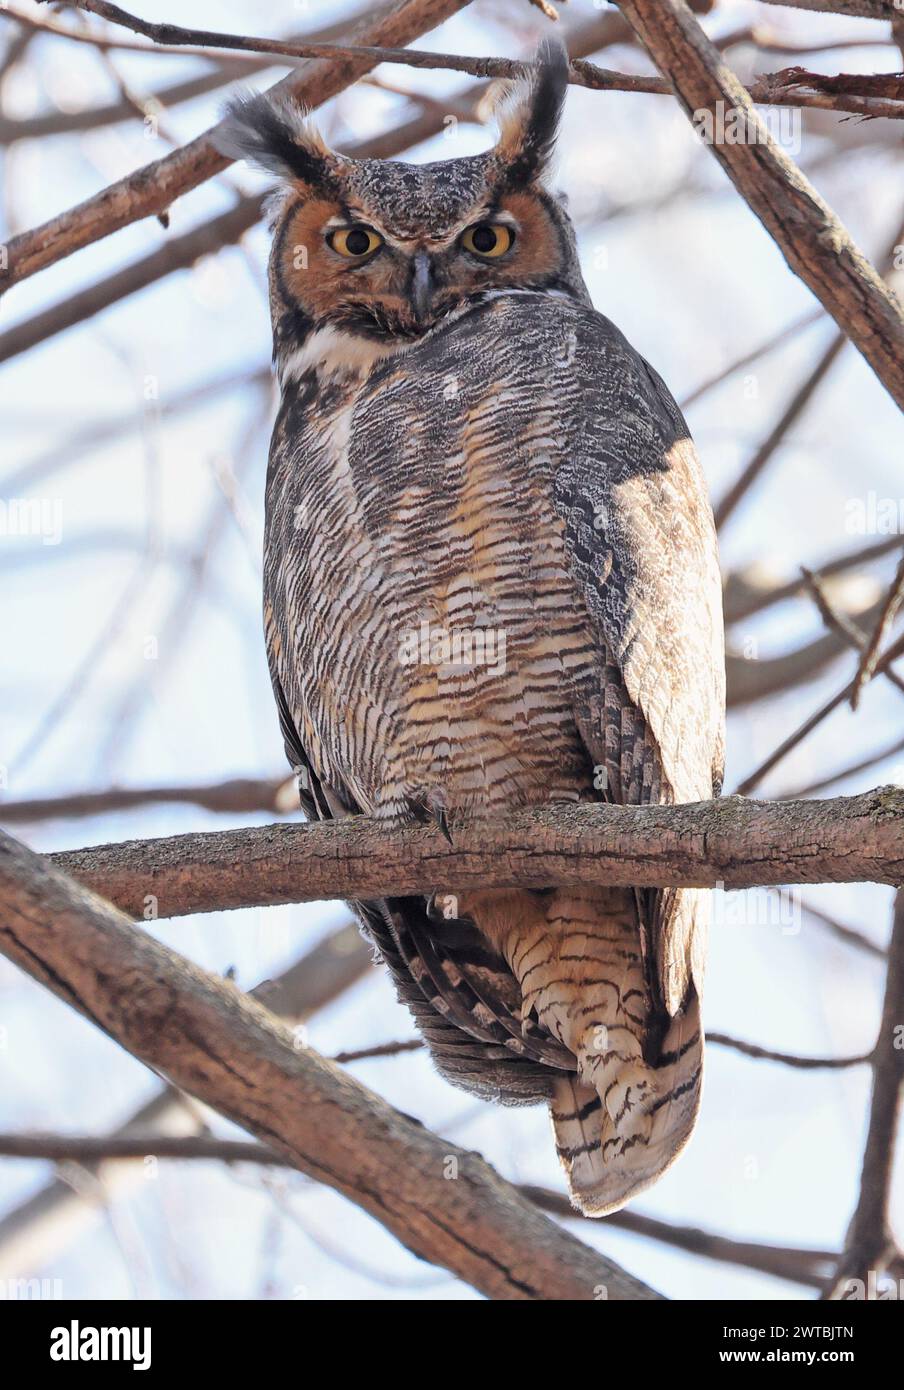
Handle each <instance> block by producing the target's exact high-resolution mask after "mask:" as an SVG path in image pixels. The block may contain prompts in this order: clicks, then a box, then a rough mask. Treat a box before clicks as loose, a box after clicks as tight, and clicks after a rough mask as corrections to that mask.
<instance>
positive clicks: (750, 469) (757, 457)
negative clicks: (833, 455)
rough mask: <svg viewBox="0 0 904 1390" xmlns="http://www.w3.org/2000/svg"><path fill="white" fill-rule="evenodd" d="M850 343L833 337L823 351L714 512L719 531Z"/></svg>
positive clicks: (844, 339)
mask: <svg viewBox="0 0 904 1390" xmlns="http://www.w3.org/2000/svg"><path fill="white" fill-rule="evenodd" d="M846 342H847V338H846V337H845V335H844V334H843V333H837V334H836V335H835V336H834V337H833V339H832V341H831V342H830V343H829V346H828V347H827V348H826V349H825V350H824V351H823V353H822V355H821V356H820V358H819V360H818V361H817V363H816V366H815V367H813V369H812V370H811V371H810V372H809V374H808V375H807V376H806V377H805V379H804V380H803V381H802V382H801V384H800V386H799V387H798V388H797V390H796V391H795V392H794V395H793V396H792V397H791V399H790V401H789V402H788V404H787V405H786V406H785V408H784V410H783V411H782V413H781V415H780V416H779V418H778V419H777V420H776V422H775V424H774V425H773V426H772V429H771V430H770V431H769V433H768V434H767V436H766V438H765V439H764V440H763V442H762V444H761V445H760V447H759V448H758V449H757V451H756V453H755V454H754V455H753V458H752V459H751V460H750V462H749V463H748V464H747V465H746V467H745V468H744V469H743V470H742V472H741V473H740V475H739V476H738V477H737V478H736V479H735V481H734V482H733V483H732V485H731V487H730V488H729V489H728V491H727V492H726V493H725V495H724V496H723V497H722V498H720V500H719V501H718V502H717V503H716V505H715V507H714V508H713V516H714V517H715V522H716V527H717V529H718V530H719V531H721V530H722V529H723V528H724V526H725V524H726V522H727V521H728V519H729V517H731V516H732V515H733V514H734V512H735V511H736V510H737V508H738V506H739V504H740V503H741V502H742V501H743V499H744V498H745V497H746V496H747V493H748V492H749V491H750V489H751V487H752V486H753V484H754V483H755V482H756V480H757V478H758V477H759V476H760V474H761V473H762V471H763V469H764V468H765V467H766V465H767V463H768V462H769V461H770V459H771V458H772V457H773V455H774V454H775V451H776V450H777V449H778V447H779V446H780V444H781V443H782V441H783V440H784V438H785V436H786V434H787V433H788V431H789V430H790V429H791V427H792V426H793V425H794V423H795V421H796V420H797V419H798V418H799V417H800V416H801V415H802V414H803V413H804V411H805V410H806V408H807V406H808V405H809V404H810V401H811V400H812V398H813V396H814V394H815V392H816V389H817V387H818V386H819V385H820V384H821V382H822V381H823V380H824V379H825V377H826V376H828V374H829V371H830V369H831V367H832V365H833V363H834V361H835V359H836V357H837V356H838V354H839V353H840V352H841V349H842V348H843V347H844V345H845V343H846Z"/></svg>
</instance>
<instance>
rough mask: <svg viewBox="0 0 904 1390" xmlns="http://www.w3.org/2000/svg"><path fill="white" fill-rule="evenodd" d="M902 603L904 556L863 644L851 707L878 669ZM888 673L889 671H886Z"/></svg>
mask: <svg viewBox="0 0 904 1390" xmlns="http://www.w3.org/2000/svg"><path fill="white" fill-rule="evenodd" d="M902 603H904V556H902V557H901V561H900V563H899V565H898V568H897V572H896V573H895V577H894V579H893V580H892V582H891V585H890V587H889V590H888V593H887V594H886V596H885V602H884V603H883V605H882V611H881V613H880V614H879V617H878V618H877V619H876V625H875V627H874V628H873V631H872V634H871V635H870V637H869V640H868V641H866V642H865V643H864V646H863V654H862V656H861V658H860V665H859V666H858V667H857V674H856V675H855V676H854V688H853V690H852V691H851V709H853V710H855V709H856V708H857V706H858V704H859V703H860V692H861V691H862V689H863V687H864V686H865V685H866V684H867V682H868V681H870V680H871V679H872V676H873V673H874V671H875V669H876V662H877V661H878V660H879V651H880V648H881V646H882V643H883V642H884V641H885V638H886V637H887V635H888V632H889V630H890V628H891V625H892V623H893V622H894V620H895V616H896V615H897V612H898V609H899V608H900V607H901V604H902ZM886 674H889V673H888V672H887V671H886ZM901 684H902V688H904V682H902V683H901Z"/></svg>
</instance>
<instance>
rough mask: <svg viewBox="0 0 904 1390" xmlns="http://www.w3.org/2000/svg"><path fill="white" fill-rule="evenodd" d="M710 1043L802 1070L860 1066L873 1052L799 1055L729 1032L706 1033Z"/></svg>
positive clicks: (746, 1055) (759, 1059)
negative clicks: (812, 1055)
mask: <svg viewBox="0 0 904 1390" xmlns="http://www.w3.org/2000/svg"><path fill="white" fill-rule="evenodd" d="M706 1041H707V1042H708V1043H716V1044H717V1045H718V1046H720V1047H728V1048H730V1049H731V1050H732V1051H733V1052H740V1053H742V1054H743V1055H744V1056H745V1057H755V1058H756V1059H757V1060H758V1061H763V1062H780V1063H781V1064H782V1066H783V1067H797V1068H798V1069H799V1070H801V1071H810V1070H819V1069H820V1068H823V1069H824V1068H829V1069H832V1070H843V1069H844V1068H845V1067H859V1066H862V1065H863V1063H864V1062H868V1061H869V1060H870V1057H871V1055H872V1054H871V1053H869V1052H864V1053H861V1054H859V1055H858V1056H856V1057H799V1056H798V1055H797V1054H796V1053H794V1052H776V1051H774V1050H773V1049H772V1048H769V1047H760V1046H759V1045H758V1044H757V1043H750V1042H742V1041H741V1039H740V1038H732V1037H730V1036H729V1035H728V1034H727V1033H710V1032H707V1034H706Z"/></svg>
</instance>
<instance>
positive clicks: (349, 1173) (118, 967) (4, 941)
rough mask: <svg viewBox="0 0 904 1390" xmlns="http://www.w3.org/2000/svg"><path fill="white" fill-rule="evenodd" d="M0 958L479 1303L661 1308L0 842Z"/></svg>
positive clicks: (288, 1039)
mask: <svg viewBox="0 0 904 1390" xmlns="http://www.w3.org/2000/svg"><path fill="white" fill-rule="evenodd" d="M0 949H2V950H3V952H4V953H5V954H6V955H8V956H9V958H10V959H11V960H13V961H14V962H15V963H16V964H17V965H19V966H21V968H22V969H23V970H25V971H26V972H27V973H28V974H30V975H32V976H33V977H34V978H35V979H37V980H38V981H39V982H40V983H42V984H44V985H46V986H47V987H48V988H49V989H50V990H52V991H53V993H55V994H56V995H57V996H58V997H59V998H61V999H62V1000H64V1001H65V1002H66V1003H68V1004H71V1005H72V1006H73V1008H75V1009H77V1010H78V1011H79V1012H80V1013H82V1014H84V1015H85V1016H86V1017H87V1018H89V1019H90V1020H91V1021H92V1022H93V1023H95V1024H96V1025H97V1026H98V1027H99V1028H101V1029H103V1030H104V1031H105V1032H106V1033H108V1034H109V1035H110V1036H111V1037H112V1038H114V1039H115V1040H116V1041H117V1042H119V1043H120V1044H121V1045H122V1046H123V1047H125V1048H126V1049H127V1050H128V1051H129V1052H131V1053H132V1054H133V1055H134V1056H136V1057H138V1058H139V1060H141V1061H142V1062H144V1063H145V1064H146V1065H147V1066H149V1067H152V1068H153V1069H154V1070H155V1071H158V1072H160V1073H161V1074H162V1075H164V1076H166V1077H168V1078H169V1080H170V1081H171V1082H173V1083H174V1084H176V1085H178V1086H180V1087H181V1088H182V1089H183V1090H185V1091H187V1092H188V1093H189V1094H191V1095H193V1096H196V1097H197V1098H198V1099H199V1100H201V1101H204V1102H205V1103H206V1104H208V1105H211V1106H212V1107H213V1108H214V1109H216V1110H218V1111H219V1112H220V1113H221V1114H223V1115H226V1116H228V1117H229V1118H230V1119H232V1120H233V1121H234V1122H235V1123H237V1124H239V1125H241V1126H242V1127H243V1128H245V1129H247V1130H250V1131H251V1133H253V1134H254V1135H256V1136H257V1137H258V1138H259V1139H261V1140H262V1141H263V1142H265V1143H267V1144H269V1145H271V1146H272V1147H273V1148H274V1149H275V1150H276V1152H277V1153H280V1154H283V1155H285V1156H286V1157H287V1158H288V1159H289V1160H290V1161H291V1163H292V1164H293V1165H294V1166H295V1167H297V1168H299V1169H300V1170H301V1171H302V1172H304V1173H307V1174H309V1175H310V1176H311V1177H313V1178H316V1179H317V1180H318V1181H320V1182H324V1183H326V1184H327V1185H328V1186H330V1187H333V1188H335V1189H336V1190H337V1191H339V1192H341V1193H342V1194H343V1195H345V1196H346V1197H348V1198H349V1199H350V1200H351V1201H353V1202H355V1203H357V1205H359V1206H361V1207H363V1208H364V1210H365V1211H368V1212H369V1213H370V1214H371V1215H372V1216H374V1217H375V1218H376V1219H377V1220H378V1221H380V1222H382V1224H383V1225H384V1226H386V1227H387V1229H388V1230H390V1231H392V1232H393V1234H394V1235H396V1236H397V1238H398V1239H399V1240H400V1241H402V1242H403V1243H404V1244H405V1245H406V1246H407V1247H408V1248H409V1249H410V1250H412V1251H413V1252H414V1253H415V1254H417V1255H419V1256H420V1257H421V1258H423V1259H426V1260H430V1261H431V1263H433V1264H438V1265H441V1266H443V1267H444V1268H446V1269H449V1270H450V1271H451V1272H452V1273H454V1274H455V1275H457V1276H458V1277H459V1278H460V1279H463V1280H465V1281H466V1282H467V1283H469V1284H472V1285H473V1286H474V1288H476V1289H478V1290H479V1291H480V1292H482V1293H484V1294H485V1295H486V1296H487V1297H489V1298H494V1299H502V1300H511V1301H520V1300H544V1301H545V1300H557V1301H558V1300H572V1299H574V1300H580V1301H595V1300H597V1299H600V1298H608V1299H615V1300H632V1301H634V1300H644V1299H656V1298H658V1297H659V1295H657V1294H656V1293H654V1291H653V1290H652V1289H650V1288H648V1287H647V1286H646V1285H644V1284H642V1283H641V1282H640V1281H639V1280H636V1279H634V1278H632V1276H631V1275H629V1274H627V1273H625V1271H624V1270H622V1269H620V1268H619V1267H618V1266H617V1265H615V1264H613V1263H612V1262H611V1261H608V1260H606V1259H605V1258H604V1257H603V1256H601V1255H599V1254H597V1252H596V1251H594V1250H591V1249H590V1248H589V1247H587V1246H585V1245H582V1244H581V1243H580V1242H579V1241H577V1240H575V1239H574V1237H572V1236H571V1235H569V1234H568V1233H567V1232H566V1231H564V1230H563V1229H562V1228H561V1227H559V1226H556V1225H555V1224H554V1223H553V1222H551V1221H549V1220H548V1219H547V1218H546V1217H544V1216H543V1215H542V1214H541V1213H540V1212H539V1211H538V1210H537V1209H536V1208H535V1207H533V1206H532V1205H531V1203H529V1202H528V1201H527V1200H526V1199H525V1198H523V1197H522V1196H521V1195H520V1194H519V1193H518V1192H517V1191H516V1190H515V1189H514V1188H513V1187H511V1186H510V1184H508V1183H506V1182H504V1181H503V1180H502V1179H501V1178H500V1177H498V1176H497V1174H495V1173H494V1172H493V1170H492V1169H491V1168H490V1167H489V1166H488V1165H487V1164H486V1163H485V1162H484V1160H483V1159H482V1158H481V1157H480V1156H479V1155H478V1154H474V1153H469V1152H467V1151H465V1150H463V1149H459V1148H457V1147H456V1146H455V1145H452V1144H450V1143H448V1142H447V1141H445V1140H443V1139H440V1138H439V1137H437V1136H436V1135H433V1134H431V1133H430V1132H429V1131H428V1130H426V1129H424V1128H423V1127H422V1126H421V1125H419V1124H417V1122H416V1121H413V1120H411V1119H409V1118H407V1117H406V1116H404V1115H401V1114H399V1113H398V1112H396V1111H394V1110H393V1109H392V1108H391V1107H390V1106H388V1105H387V1104H385V1102H383V1101H382V1100H380V1098H379V1097H378V1096H376V1095H374V1094H372V1092H370V1091H368V1090H367V1089H366V1088H365V1087H363V1086H361V1085H360V1084H359V1083H358V1082H356V1081H354V1080H352V1078H351V1077H349V1076H347V1075H345V1074H344V1073H343V1072H341V1071H340V1070H339V1069H338V1068H337V1067H335V1066H334V1065H332V1064H331V1063H329V1062H326V1061H324V1060H323V1059H322V1058H320V1057H318V1056H317V1055H316V1054H315V1053H313V1052H311V1051H310V1050H308V1049H307V1048H299V1047H298V1046H297V1045H296V1040H295V1039H294V1038H293V1035H292V1033H291V1032H290V1031H289V1029H287V1028H286V1027H285V1025H284V1024H282V1023H281V1022H280V1021H279V1020H278V1019H277V1018H276V1017H275V1016H274V1015H272V1014H269V1013H268V1012H267V1011H266V1010H265V1009H263V1008H261V1007H260V1005H258V1004H255V1003H254V1002H253V1001H251V1000H249V999H248V998H247V997H245V996H243V995H242V994H241V993H240V992H239V991H238V990H237V989H235V987H234V986H233V985H231V984H230V983H229V982H228V981H223V980H217V979H214V978H213V977H211V976H209V975H207V974H205V972H204V971H202V970H199V969H198V968H197V967H196V966H195V965H193V964H192V963H191V962H190V961H188V960H186V959H185V958H184V957H182V956H179V955H177V954H176V953H175V952H173V951H170V950H168V949H167V948H166V947H165V946H163V945H161V944H160V943H159V942H157V941H155V940H153V939H152V938H150V937H148V936H147V935H146V934H144V933H143V932H140V931H138V930H136V929H135V928H133V927H132V926H131V925H130V924H129V922H128V921H127V920H126V919H125V918H124V917H123V916H122V914H121V913H119V912H117V911H116V909H115V908H114V907H112V906H111V905H110V904H109V903H105V902H104V901H103V900H102V899H100V898H97V897H94V896H93V895H92V894H90V893H88V892H86V891H85V890H84V889H82V888H80V887H79V886H78V885H77V884H75V883H73V882H72V881H71V880H70V879H68V878H67V877H66V875H65V874H62V873H61V872H60V871H59V870H58V869H55V868H54V867H53V866H52V865H51V864H49V863H48V862H47V861H46V860H42V859H40V858H39V857H38V856H37V855H34V854H32V853H31V851H30V850H28V849H26V848H25V846H24V845H20V844H19V843H18V842H17V841H15V840H13V839H11V838H10V837H9V836H3V837H2V838H0Z"/></svg>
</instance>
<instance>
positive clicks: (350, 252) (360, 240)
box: [327, 226, 383, 260]
mask: <svg viewBox="0 0 904 1390" xmlns="http://www.w3.org/2000/svg"><path fill="white" fill-rule="evenodd" d="M327 243H328V245H330V246H331V247H332V248H333V250H334V251H338V253H339V255H340V256H346V257H347V258H348V259H349V260H360V259H361V257H362V256H369V255H370V254H371V252H373V251H376V249H377V247H378V246H382V245H383V238H382V237H381V236H380V235H379V234H378V233H377V232H375V231H374V229H373V227H360V226H359V227H337V228H336V230H335V231H334V232H330V234H329V236H328V237H327Z"/></svg>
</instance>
